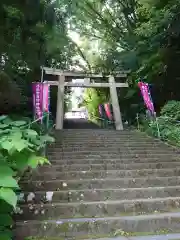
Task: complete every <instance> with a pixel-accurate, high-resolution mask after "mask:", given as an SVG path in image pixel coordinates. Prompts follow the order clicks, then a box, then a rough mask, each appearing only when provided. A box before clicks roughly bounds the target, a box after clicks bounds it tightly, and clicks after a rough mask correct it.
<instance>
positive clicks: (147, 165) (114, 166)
mask: <svg viewBox="0 0 180 240" xmlns="http://www.w3.org/2000/svg"><path fill="white" fill-rule="evenodd" d="M175 167H177V168H179V167H180V162H158V163H150V162H148V163H128V164H121V163H117V164H116V163H115V164H113V163H107V164H105V163H104V164H91V165H88V164H71V165H65V164H64V165H61V164H56V165H55V164H53V165H52V166H51V165H50V166H49V165H48V166H47V165H46V166H43V167H42V170H47V169H51V170H52V171H54V172H55V171H59V172H64V171H93V170H117V169H118V170H133V169H145V168H147V169H148V168H150V169H164V168H165V169H166V168H175Z"/></svg>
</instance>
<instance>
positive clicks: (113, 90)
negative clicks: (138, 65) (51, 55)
mask: <svg viewBox="0 0 180 240" xmlns="http://www.w3.org/2000/svg"><path fill="white" fill-rule="evenodd" d="M43 70H44V71H45V73H46V74H50V75H56V76H58V81H45V82H44V83H47V84H49V85H55V86H58V97H57V113H56V129H58V130H60V129H63V120H64V88H65V87H83V88H101V87H102V88H104V87H109V88H110V96H111V103H112V107H113V114H114V120H115V126H116V130H123V123H122V117H121V111H120V106H119V101H118V96H117V88H121V87H128V83H116V82H115V77H118V78H126V77H127V74H128V73H129V71H122V72H119V73H117V74H116V75H115V76H113V75H109V76H106V77H107V78H108V80H109V81H108V83H103V82H101V83H96V82H90V81H85V82H84V83H73V82H66V81H65V80H66V77H70V78H71V79H77V78H81V79H83V78H84V79H89V80H90V79H93V78H103V77H104V76H103V75H102V74H86V73H82V72H68V71H62V70H58V69H54V68H47V67H43Z"/></svg>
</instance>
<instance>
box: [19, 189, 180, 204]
mask: <svg viewBox="0 0 180 240" xmlns="http://www.w3.org/2000/svg"><path fill="white" fill-rule="evenodd" d="M31 195H32V193H30V192H26V193H24V197H23V199H22V201H20V202H22V203H31V201H29V200H28V199H29V196H31ZM33 195H34V198H33V200H32V202H34V203H42V202H45V203H46V202H53V203H54V202H55V203H68V202H82V201H83V202H84V201H106V200H131V199H143V198H144V199H147V198H150V199H154V198H168V197H180V186H170V187H149V188H128V189H121V188H119V189H111V188H110V189H96V190H92V189H82V190H69V191H53V192H48V191H47V192H46V191H37V192H34V193H33Z"/></svg>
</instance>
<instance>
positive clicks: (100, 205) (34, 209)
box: [15, 196, 180, 221]
mask: <svg viewBox="0 0 180 240" xmlns="http://www.w3.org/2000/svg"><path fill="white" fill-rule="evenodd" d="M20 208H21V210H22V211H23V213H22V214H17V215H16V216H15V218H16V220H24V221H25V220H46V219H57V218H58V217H59V216H61V218H74V217H76V218H84V217H115V216H124V215H125V216H126V215H127V216H128V215H130V216H134V215H142V214H148V213H149V214H153V213H161V212H162V213H164V212H177V211H179V210H180V196H179V197H169V198H154V199H133V200H116V201H115V200H114V201H112V200H107V201H98V202H95V201H94V202H76V203H75V202H70V203H46V204H43V203H42V204H34V203H32V204H28V205H21V206H20Z"/></svg>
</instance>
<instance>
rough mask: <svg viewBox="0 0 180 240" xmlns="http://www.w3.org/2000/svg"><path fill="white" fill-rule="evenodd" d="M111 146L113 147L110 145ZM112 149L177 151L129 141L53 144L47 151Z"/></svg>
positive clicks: (159, 143)
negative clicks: (61, 148)
mask: <svg viewBox="0 0 180 240" xmlns="http://www.w3.org/2000/svg"><path fill="white" fill-rule="evenodd" d="M112 144H113V145H112ZM103 146H105V147H110V148H111V147H113V148H116V147H117V148H120V147H121V148H122V147H128V148H132V149H134V148H137V149H143V148H152V149H159V148H163V149H171V150H175V149H176V150H177V148H176V147H172V146H170V145H168V144H166V143H163V142H155V143H154V142H145V141H144V142H142V143H141V144H139V143H138V142H135V141H134V142H129V141H127V142H126V141H122V142H116V141H113V140H112V141H104V142H102V141H101V142H99V141H98V142H97V141H93V142H87V143H86V144H83V143H78V141H77V142H74V143H69V144H68V143H64V142H56V143H53V144H51V145H50V146H49V149H53V148H56V147H65V148H67V149H71V150H72V148H85V149H86V148H89V147H92V148H94V147H103Z"/></svg>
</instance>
